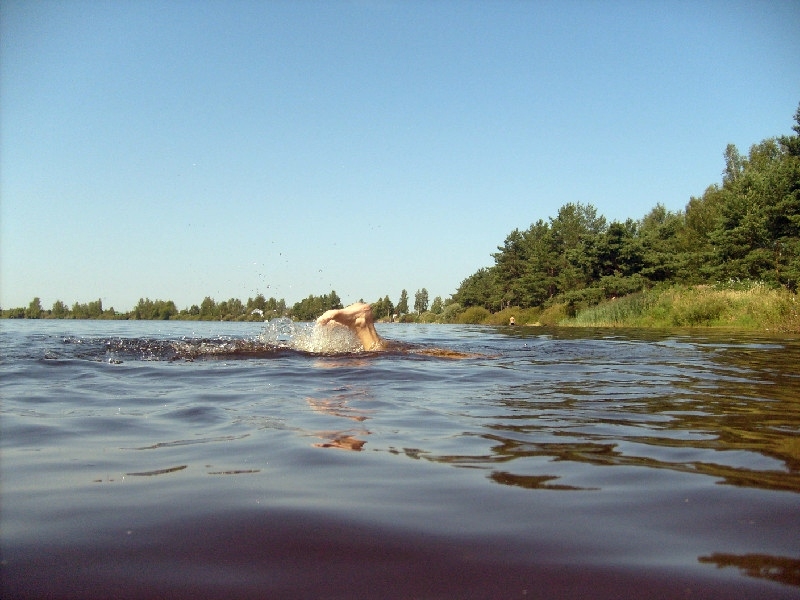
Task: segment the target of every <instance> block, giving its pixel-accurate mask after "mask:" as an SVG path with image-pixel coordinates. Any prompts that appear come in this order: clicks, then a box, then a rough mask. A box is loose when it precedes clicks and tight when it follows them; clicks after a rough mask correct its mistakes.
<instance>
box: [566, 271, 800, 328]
mask: <svg viewBox="0 0 800 600" xmlns="http://www.w3.org/2000/svg"><path fill="white" fill-rule="evenodd" d="M559 324H560V325H567V326H579V327H734V328H739V329H760V330H769V331H784V332H800V315H798V303H797V297H796V295H795V294H792V293H791V292H789V291H787V290H785V289H772V288H769V287H767V286H766V285H764V284H762V283H760V282H734V283H733V284H731V283H725V284H717V285H714V286H694V287H683V286H673V287H670V288H665V289H653V290H648V291H645V292H639V293H637V294H631V295H629V296H624V297H623V298H619V299H616V300H609V301H606V302H603V303H601V304H598V305H597V306H594V307H592V308H589V309H586V310H583V311H581V312H579V313H578V315H576V317H575V318H573V319H565V320H562V321H561V322H560V323H559Z"/></svg>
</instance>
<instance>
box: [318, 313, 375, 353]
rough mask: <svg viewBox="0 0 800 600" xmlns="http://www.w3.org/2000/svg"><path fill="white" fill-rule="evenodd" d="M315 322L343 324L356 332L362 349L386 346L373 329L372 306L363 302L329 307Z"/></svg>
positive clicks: (319, 323) (320, 323)
mask: <svg viewBox="0 0 800 600" xmlns="http://www.w3.org/2000/svg"><path fill="white" fill-rule="evenodd" d="M317 324H318V325H331V324H337V325H344V326H345V327H347V328H348V329H350V331H352V332H353V333H354V334H356V337H357V338H358V340H359V341H360V342H361V345H362V346H364V350H370V351H372V350H382V349H383V348H384V347H385V346H386V341H385V340H384V339H383V338H382V337H381V336H379V335H378V332H377V331H375V318H374V317H373V316H372V307H371V306H370V305H369V304H365V303H363V302H356V303H355V304H351V305H350V306H347V307H345V308H334V309H331V310H329V311H327V312H325V313H324V314H323V315H322V316H321V317H320V318H319V319H317Z"/></svg>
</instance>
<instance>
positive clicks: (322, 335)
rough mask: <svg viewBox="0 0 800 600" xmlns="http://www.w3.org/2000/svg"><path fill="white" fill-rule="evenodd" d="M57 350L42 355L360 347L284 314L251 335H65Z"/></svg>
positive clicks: (153, 356) (343, 350) (346, 336)
mask: <svg viewBox="0 0 800 600" xmlns="http://www.w3.org/2000/svg"><path fill="white" fill-rule="evenodd" d="M62 341H63V346H62V347H61V348H59V349H53V348H48V349H47V350H46V352H45V356H44V358H45V359H47V360H58V359H63V358H77V359H84V360H95V361H101V362H109V363H111V364H121V363H123V362H125V361H126V360H139V361H194V360H202V359H221V358H224V359H235V358H271V357H276V356H281V355H285V354H286V353H298V354H309V355H320V354H321V355H341V354H353V353H358V352H362V351H363V348H362V346H361V344H360V342H359V341H358V339H357V338H356V336H355V335H353V333H352V332H351V331H350V330H349V329H347V328H346V327H321V326H318V325H316V324H315V323H295V322H293V321H292V320H291V319H288V318H279V319H273V320H271V321H269V322H267V323H265V324H264V328H263V329H262V331H261V332H260V333H259V334H258V335H257V336H255V337H250V338H237V337H230V336H220V337H214V338H200V337H181V338H180V339H160V338H155V339H154V338H122V337H120V338H117V337H114V338H86V337H66V338H63V339H62Z"/></svg>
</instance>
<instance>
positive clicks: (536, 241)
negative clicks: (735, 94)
mask: <svg viewBox="0 0 800 600" xmlns="http://www.w3.org/2000/svg"><path fill="white" fill-rule="evenodd" d="M795 122H796V124H795V125H794V126H793V127H792V129H793V131H794V132H795V135H789V136H781V137H775V138H769V139H766V140H764V141H762V142H760V143H758V144H755V145H753V146H752V147H751V148H750V151H749V153H748V154H747V155H746V156H745V155H742V154H741V153H740V152H739V151H738V149H737V148H736V147H735V146H734V145H733V144H730V145H728V147H727V148H726V149H725V152H724V156H725V169H724V171H723V173H722V183H721V185H719V184H713V185H711V186H709V187H708V188H707V189H706V190H705V192H704V193H703V195H702V196H699V197H692V198H691V199H690V201H689V203H688V204H687V205H686V208H685V209H684V210H682V211H676V212H673V211H669V210H667V209H666V208H665V207H664V206H663V205H661V204H657V205H656V206H655V207H654V208H653V209H652V210H651V211H650V212H649V213H647V214H646V215H645V216H644V217H643V218H642V219H640V220H633V219H628V220H626V221H624V222H621V221H612V222H610V223H609V222H607V220H606V219H605V218H604V217H603V216H601V215H599V214H598V213H597V209H596V208H595V207H594V206H592V205H591V204H581V203H568V204H565V205H564V206H562V207H561V208H560V209H559V211H558V214H557V215H556V216H555V217H552V218H550V219H549V220H547V221H545V220H541V219H540V220H539V221H537V222H535V223H533V224H532V225H530V227H528V228H527V229H525V230H522V231H521V230H519V229H515V230H514V231H512V232H511V233H510V234H509V235H508V236H507V237H506V239H505V241H504V243H503V245H502V246H498V248H497V250H498V251H497V252H496V253H494V254H493V255H492V256H493V258H494V264H493V265H492V266H489V267H484V268H481V269H479V270H478V271H477V272H476V273H474V274H472V275H470V276H469V277H467V278H466V279H464V280H463V281H462V282H461V284H460V285H459V287H458V289H457V291H456V293H455V294H454V295H453V297H452V300H453V301H455V302H457V303H458V304H459V305H460V306H461V307H463V308H467V307H482V308H484V309H486V310H488V311H491V312H496V311H499V310H502V309H503V308H507V307H510V306H517V307H522V308H525V307H544V306H547V305H548V303H553V302H561V303H566V304H567V306H568V308H569V310H568V313H572V314H574V313H575V312H576V311H577V310H579V309H581V308H585V307H587V306H592V305H595V304H597V303H599V302H601V301H602V300H604V299H610V298H614V297H619V296H623V295H626V294H630V293H633V292H638V291H641V290H644V289H647V288H651V287H653V286H658V285H675V284H681V285H702V284H710V283H714V282H720V281H737V280H751V281H761V282H763V283H765V284H767V285H768V286H771V287H785V288H787V289H789V290H791V291H792V292H795V293H796V292H797V286H798V281H800V107H798V109H797V112H796V113H795ZM572 314H571V315H570V316H572Z"/></svg>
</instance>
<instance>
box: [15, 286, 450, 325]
mask: <svg viewBox="0 0 800 600" xmlns="http://www.w3.org/2000/svg"><path fill="white" fill-rule="evenodd" d="M362 301H363V300H362ZM408 301H409V300H408V292H407V291H406V290H403V291H402V292H401V293H400V299H399V300H398V302H397V304H394V303H392V301H391V300H389V296H388V295H387V296H385V297H384V298H383V299H379V300H378V301H377V302H375V303H373V304H372V306H373V309H374V311H375V314H376V316H377V317H378V318H383V319H384V320H393V319H400V318H403V317H406V316H407V313H408V312H409V307H408ZM442 304H443V302H442V299H441V297H439V296H437V297H436V298H435V299H434V302H433V308H434V309H436V307H437V306H438V307H439V308H441V306H442ZM342 307H343V306H342V301H341V299H340V298H339V295H338V294H337V293H336V291H334V290H332V291H331V292H330V293H328V294H323V295H321V296H315V295H313V294H312V295H310V296H308V297H306V298H304V299H303V300H300V301H299V302H296V303H294V304H293V305H292V306H287V304H286V301H285V300H283V299H280V300H277V299H275V298H269V299H267V298H265V297H264V296H263V295H262V294H258V295H257V296H256V297H255V298H248V299H247V302H242V301H241V300H239V299H237V298H230V299H228V300H224V301H222V302H217V301H215V300H214V299H213V298H211V297H208V296H206V297H205V298H204V299H203V301H202V302H201V303H200V304H193V305H191V306H190V307H189V308H184V309H182V310H179V309H178V307H177V306H176V305H175V302H173V301H172V300H151V299H150V298H140V299H139V302H137V304H136V306H135V307H134V308H133V310H131V311H128V312H119V311H116V310H114V308H113V307H109V308H104V307H103V301H102V300H101V299H98V300H95V301H93V302H88V303H80V302H75V303H74V304H73V305H72V306H71V307H70V306H68V305H67V304H65V303H64V302H62V301H61V300H56V301H55V302H54V303H53V305H52V307H51V308H50V309H49V310H48V309H45V308H44V307H43V306H42V303H41V300H40V298H39V297H36V298H34V299H33V300H31V302H30V303H29V304H28V307H27V308H25V307H19V308H12V309H8V310H2V311H0V315H1V316H2V317H3V318H7V319H128V320H187V321H189V320H194V321H264V320H269V319H273V318H277V317H289V318H291V319H294V320H296V321H312V320H314V319H316V318H317V317H318V316H320V315H321V314H322V313H324V312H325V311H326V310H329V309H332V308H342ZM414 310H415V311H417V314H421V313H423V312H426V311H427V310H428V291H427V290H426V289H425V288H422V289H421V290H418V291H417V293H416V295H415V302H414Z"/></svg>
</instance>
